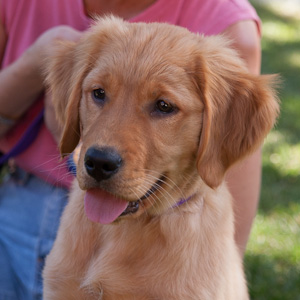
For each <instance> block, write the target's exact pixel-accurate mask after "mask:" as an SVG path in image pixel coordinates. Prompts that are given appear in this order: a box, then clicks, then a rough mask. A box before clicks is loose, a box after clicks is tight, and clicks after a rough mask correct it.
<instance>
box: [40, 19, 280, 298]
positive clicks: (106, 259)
mask: <svg viewBox="0 0 300 300" xmlns="http://www.w3.org/2000/svg"><path fill="white" fill-rule="evenodd" d="M48 74H49V75H48V79H47V80H48V83H49V85H50V87H51V91H52V93H53V98H54V101H55V105H56V111H57V114H58V119H59V120H60V122H61V123H62V124H63V125H64V131H63V136H62V139H61V144H60V150H61V153H62V154H63V155H66V154H68V153H70V152H72V151H73V150H74V148H75V147H76V146H77V144H78V142H79V140H80V139H81V142H82V145H81V150H80V155H79V161H78V167H77V180H76V181H75V182H74V185H73V188H72V191H71V195H70V202H69V204H68V205H67V207H66V210H65V212H64V214H63V217H62V221H61V226H60V229H59V232H58V236H57V239H56V242H55V245H54V248H53V250H52V252H51V253H50V255H49V256H48V258H47V261H46V266H45V271H44V281H45V285H44V299H45V300H49V299H57V300H61V299H103V300H111V299H113V300H134V299H138V300H146V299H147V300H150V299H159V300H162V299H165V300H171V299H174V300H175V299H178V300H182V299H185V300H187V299H201V300H205V299H209V300H221V299H228V300H246V299H249V298H248V293H247V287H246V283H245V279H244V275H243V268H242V263H241V259H240V257H239V254H238V251H237V247H236V245H235V242H234V226H233V223H234V217H233V211H232V204H231V196H230V194H229V192H228V190H227V187H226V184H225V183H224V181H223V178H224V174H225V172H226V170H227V169H228V168H229V167H230V166H231V165H232V164H233V163H235V162H236V161H238V160H240V159H242V158H243V157H245V156H246V155H248V154H249V153H251V152H253V151H254V150H255V149H256V148H257V147H259V145H261V143H262V141H263V139H264V137H265V136H266V134H267V133H268V131H269V130H270V129H271V128H272V126H273V124H274V122H275V119H276V116H277V114H278V110H279V108H278V102H277V99H276V97H275V96H274V92H273V89H272V87H271V86H272V82H273V81H274V77H272V76H253V75H251V74H249V73H248V72H247V71H246V68H245V67H244V66H243V63H242V61H241V60H240V59H239V58H238V56H237V55H236V53H235V52H234V51H233V50H231V49H230V48H229V47H228V42H227V41H226V40H225V39H224V38H223V37H217V36H216V37H202V36H199V35H195V34H192V33H190V32H188V31H187V30H185V29H183V28H180V27H176V26H172V25H167V24H156V23H154V24H143V23H139V24H130V23H127V22H124V21H122V20H120V19H117V18H113V17H107V18H104V19H99V20H98V21H97V24H95V26H93V27H92V28H91V29H90V30H89V31H88V32H87V33H86V34H85V35H84V36H83V37H82V39H81V40H80V41H79V42H78V43H77V44H75V43H62V44H60V45H58V47H57V51H56V53H55V55H54V57H53V58H52V59H51V62H50V63H49V66H48ZM98 87H101V88H103V89H104V90H105V91H106V94H107V97H108V100H107V101H106V102H105V103H104V104H103V105H98V104H96V103H95V101H93V99H92V97H91V92H92V91H93V89H95V88H98ZM158 99H164V100H165V102H167V103H171V104H172V105H173V107H175V108H176V110H175V111H173V112H172V113H161V112H160V111H157V109H156V105H157V101H158ZM91 146H98V147H102V146H109V147H113V148H114V149H117V151H118V153H120V155H121V157H122V159H123V161H124V162H125V163H124V165H123V166H122V168H121V169H120V171H119V172H118V173H117V174H115V175H114V176H113V177H111V178H109V179H107V180H103V181H101V182H95V180H93V179H92V178H91V177H90V176H88V174H87V172H86V170H85V168H84V156H85V153H86V151H87V149H88V148H89V147H91ZM162 175H163V183H162V184H161V185H159V188H158V189H157V190H156V191H155V192H154V193H153V194H152V195H151V196H150V197H148V198H147V199H145V200H143V202H142V205H140V208H139V210H138V211H137V212H136V213H134V214H131V215H127V216H123V217H120V218H118V220H117V221H115V222H114V223H112V224H109V225H101V224H98V223H93V222H91V221H90V220H88V218H87V217H86V215H85V212H84V203H83V198H84V194H85V191H86V190H88V189H90V188H101V189H104V190H106V191H108V192H109V193H112V194H114V195H117V196H118V197H121V198H124V199H126V200H128V201H135V200H137V199H139V198H140V197H142V196H143V195H144V194H145V193H146V192H147V191H148V190H149V189H150V188H151V186H153V185H155V184H156V182H157V181H158V180H159V179H160V178H161V177H162ZM189 197H191V198H190V199H189V201H188V202H186V203H184V204H182V205H180V206H178V207H174V205H175V204H176V203H177V202H178V201H179V199H181V198H186V199H187V198H189Z"/></svg>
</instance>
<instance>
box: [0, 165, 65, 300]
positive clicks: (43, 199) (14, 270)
mask: <svg viewBox="0 0 300 300" xmlns="http://www.w3.org/2000/svg"><path fill="white" fill-rule="evenodd" d="M66 197H67V192H66V190H64V189H61V188H55V187H53V186H51V185H49V184H47V183H45V182H43V181H42V180H40V179H38V178H36V177H34V176H32V175H28V174H26V173H25V172H23V171H21V170H18V171H17V173H15V174H14V175H12V176H11V177H10V178H9V179H8V180H6V181H5V182H4V183H3V184H2V186H1V187H0V265H1V267H0V300H2V299H6V300H18V299H22V300H33V299H34V300H37V299H42V280H41V275H42V268H43V265H44V259H45V256H46V255H47V254H48V253H49V251H50V249H51V247H52V244H53V241H54V239H55V235H56V231H57V227H58V223H59V218H60V215H61V212H62V210H63V208H64V206H65V204H66Z"/></svg>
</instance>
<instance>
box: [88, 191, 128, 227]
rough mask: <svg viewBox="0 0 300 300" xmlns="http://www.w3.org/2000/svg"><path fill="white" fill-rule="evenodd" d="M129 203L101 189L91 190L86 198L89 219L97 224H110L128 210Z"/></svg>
mask: <svg viewBox="0 0 300 300" xmlns="http://www.w3.org/2000/svg"><path fill="white" fill-rule="evenodd" d="M127 205H128V202H127V201H125V200H123V199H120V198H116V197H114V196H113V195H112V194H109V193H108V192H106V191H103V190H101V189H90V190H88V191H87V192H86V194H85V198H84V207H85V213H86V215H87V217H88V218H89V219H90V220H91V221H93V222H96V223H101V224H109V223H111V222H113V221H114V220H115V219H117V218H118V217H119V216H120V215H121V214H122V212H123V211H124V210H125V209H126V207H127Z"/></svg>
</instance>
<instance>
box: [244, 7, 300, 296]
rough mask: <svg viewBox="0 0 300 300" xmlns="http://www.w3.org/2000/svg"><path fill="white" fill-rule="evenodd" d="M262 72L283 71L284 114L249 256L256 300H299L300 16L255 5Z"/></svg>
mask: <svg viewBox="0 0 300 300" xmlns="http://www.w3.org/2000/svg"><path fill="white" fill-rule="evenodd" d="M254 6H255V8H256V9H257V12H258V14H259V15H260V17H261V19H262V22H263V39H262V73H265V74H266V73H279V74H280V76H281V78H282V84H281V88H280V99H281V115H280V118H279V120H278V124H277V126H276V128H275V129H274V130H273V131H272V132H271V134H270V135H269V136H268V138H267V139H266V141H265V145H264V149H263V182H262V192H261V202H260V206H259V210H258V215H257V218H256V221H255V224H254V227H253V230H252V235H251V238H250V241H249V244H248V249H247V253H246V259H245V267H246V273H247V277H248V282H249V289H250V294H251V299H255V300H256V299H257V300H264V299H268V300H300V19H299V18H298V19H297V18H295V17H292V16H288V15H286V14H285V12H284V10H281V9H280V8H279V9H274V8H272V7H270V6H262V5H258V4H256V2H255V4H254Z"/></svg>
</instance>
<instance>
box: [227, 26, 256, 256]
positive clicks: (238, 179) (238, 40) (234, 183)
mask: <svg viewBox="0 0 300 300" xmlns="http://www.w3.org/2000/svg"><path fill="white" fill-rule="evenodd" d="M224 33H225V35H227V36H228V37H229V38H230V39H231V40H233V41H234V44H233V46H234V47H235V49H236V50H237V51H238V52H239V54H240V56H241V57H242V58H243V59H244V60H245V63H246V66H247V67H248V69H249V71H250V72H251V73H253V74H256V75H258V74H260V66H261V48H260V36H259V33H258V29H257V25H256V24H255V22H254V21H250V20H249V21H241V22H238V23H236V24H234V25H232V26H230V27H229V28H228V29H227V30H226V31H225V32H224ZM226 180H227V183H228V186H229V189H230V192H231V194H232V196H233V205H234V212H235V240H236V243H237V245H238V247H239V250H240V254H241V256H243V255H244V252H245V249H246V245H247V242H248V238H249V235H250V231H251V226H252V223H253V220H254V218H255V215H256V211H257V206H258V202H259V197H260V184H261V149H258V150H257V151H256V152H255V153H254V154H252V155H251V156H250V157H248V158H246V159H245V160H243V161H242V162H241V163H239V164H237V165H235V166H233V167H232V168H231V169H230V170H229V172H228V174H227V176H226Z"/></svg>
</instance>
